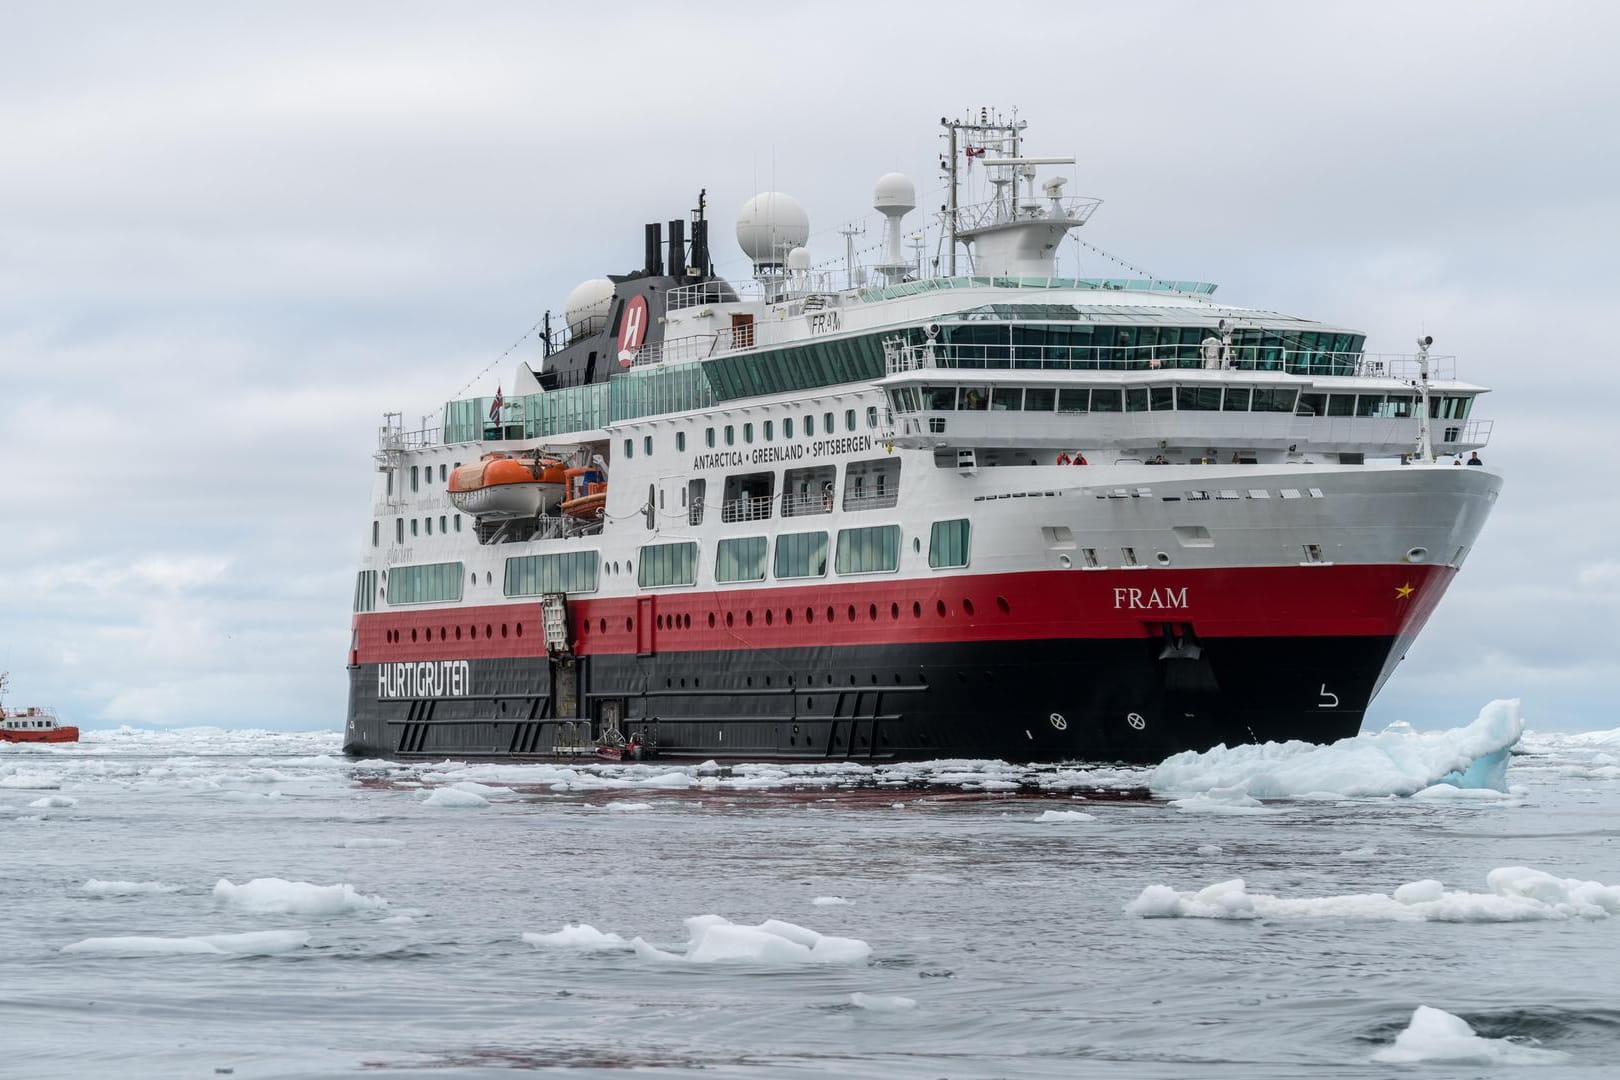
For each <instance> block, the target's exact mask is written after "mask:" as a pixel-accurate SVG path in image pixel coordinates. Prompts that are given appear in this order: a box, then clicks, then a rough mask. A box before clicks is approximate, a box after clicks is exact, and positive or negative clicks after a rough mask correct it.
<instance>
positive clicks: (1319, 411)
mask: <svg viewBox="0 0 1620 1080" xmlns="http://www.w3.org/2000/svg"><path fill="white" fill-rule="evenodd" d="M1294 415H1296V416H1326V415H1327V395H1326V394H1301V395H1299V405H1298V407H1297V408H1296V409H1295V410H1294Z"/></svg>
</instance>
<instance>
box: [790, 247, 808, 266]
mask: <svg viewBox="0 0 1620 1080" xmlns="http://www.w3.org/2000/svg"><path fill="white" fill-rule="evenodd" d="M787 268H788V269H789V270H808V269H810V251H809V249H808V248H802V247H796V248H794V249H793V250H792V251H790V252H788V257H787Z"/></svg>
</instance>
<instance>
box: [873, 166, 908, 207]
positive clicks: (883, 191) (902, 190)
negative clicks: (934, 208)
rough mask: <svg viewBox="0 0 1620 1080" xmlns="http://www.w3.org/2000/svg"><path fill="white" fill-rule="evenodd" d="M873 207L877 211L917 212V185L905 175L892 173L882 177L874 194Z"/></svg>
mask: <svg viewBox="0 0 1620 1080" xmlns="http://www.w3.org/2000/svg"><path fill="white" fill-rule="evenodd" d="M872 207H873V209H875V210H901V211H908V210H915V209H917V185H916V184H913V183H912V182H911V177H909V176H907V175H906V174H905V173H897V172H892V173H889V174H888V175H886V176H880V177H879V178H878V182H877V190H876V191H875V192H873V194H872Z"/></svg>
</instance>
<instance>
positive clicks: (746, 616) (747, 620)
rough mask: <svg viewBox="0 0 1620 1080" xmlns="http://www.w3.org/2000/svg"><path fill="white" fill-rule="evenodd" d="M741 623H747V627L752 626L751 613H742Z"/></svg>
mask: <svg viewBox="0 0 1620 1080" xmlns="http://www.w3.org/2000/svg"><path fill="white" fill-rule="evenodd" d="M743 622H745V623H747V624H748V625H749V626H753V625H754V613H753V612H752V611H747V612H744V613H743Z"/></svg>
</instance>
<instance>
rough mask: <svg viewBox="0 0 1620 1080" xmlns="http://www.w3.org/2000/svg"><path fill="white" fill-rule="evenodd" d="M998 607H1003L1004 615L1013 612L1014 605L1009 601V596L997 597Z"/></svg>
mask: <svg viewBox="0 0 1620 1080" xmlns="http://www.w3.org/2000/svg"><path fill="white" fill-rule="evenodd" d="M996 607H998V608H1000V609H1001V613H1002V614H1003V615H1011V614H1012V605H1011V604H1009V603H1007V598H1006V597H1005V596H998V597H996Z"/></svg>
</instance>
